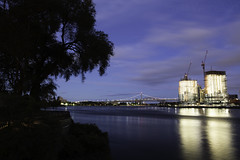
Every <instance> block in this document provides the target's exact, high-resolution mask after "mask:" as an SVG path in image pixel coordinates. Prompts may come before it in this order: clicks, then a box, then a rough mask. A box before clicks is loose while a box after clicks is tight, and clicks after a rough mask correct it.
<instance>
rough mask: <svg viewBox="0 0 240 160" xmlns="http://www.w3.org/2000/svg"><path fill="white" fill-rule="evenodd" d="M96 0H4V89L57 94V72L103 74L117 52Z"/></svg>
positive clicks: (0, 19) (0, 77)
mask: <svg viewBox="0 0 240 160" xmlns="http://www.w3.org/2000/svg"><path fill="white" fill-rule="evenodd" d="M95 14H96V11H95V8H94V4H93V2H92V0H0V91H1V92H10V93H15V94H19V95H25V94H29V95H31V96H33V97H35V98H38V99H47V98H49V97H51V96H52V95H54V94H55V93H54V90H55V89H56V84H54V81H53V77H55V78H57V77H59V76H60V77H64V78H65V79H66V80H69V78H70V77H71V76H78V75H81V76H82V78H83V79H84V78H85V76H84V75H85V73H86V72H88V71H92V70H93V69H95V68H98V71H99V74H100V75H103V74H104V72H105V69H106V68H107V67H108V65H109V60H110V57H111V56H112V55H113V43H112V42H110V41H109V40H108V35H107V34H105V33H104V32H102V31H97V30H96V29H95V28H94V27H95Z"/></svg>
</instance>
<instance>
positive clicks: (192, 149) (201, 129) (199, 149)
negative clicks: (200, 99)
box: [179, 109, 235, 160]
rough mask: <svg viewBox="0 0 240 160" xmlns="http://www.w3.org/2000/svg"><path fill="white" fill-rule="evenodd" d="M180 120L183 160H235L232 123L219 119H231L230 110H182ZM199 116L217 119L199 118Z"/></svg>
mask: <svg viewBox="0 0 240 160" xmlns="http://www.w3.org/2000/svg"><path fill="white" fill-rule="evenodd" d="M179 114H180V115H189V116H196V118H194V117H190V118H186V117H182V118H180V119H179V134H180V141H181V148H182V153H183V159H186V160H192V159H206V158H207V159H213V160H219V159H234V158H235V157H234V156H235V155H234V146H233V142H232V138H233V137H232V135H233V134H232V129H231V123H230V122H229V121H226V120H224V119H218V117H230V114H229V110H228V109H221V110H220V109H180V110H179ZM199 115H202V116H203V115H204V116H206V117H216V118H211V119H208V118H204V117H201V118H197V117H198V116H199Z"/></svg>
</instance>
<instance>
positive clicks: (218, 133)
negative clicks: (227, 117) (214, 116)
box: [206, 120, 234, 160]
mask: <svg viewBox="0 0 240 160" xmlns="http://www.w3.org/2000/svg"><path fill="white" fill-rule="evenodd" d="M206 132H207V136H208V137H207V138H208V142H209V148H210V153H211V157H212V159H216V160H217V159H233V158H234V147H233V142H232V136H231V135H232V130H231V124H230V123H229V122H225V121H217V120H210V121H208V122H207V128H206Z"/></svg>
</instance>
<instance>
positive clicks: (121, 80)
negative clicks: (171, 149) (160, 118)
mask: <svg viewBox="0 0 240 160" xmlns="http://www.w3.org/2000/svg"><path fill="white" fill-rule="evenodd" d="M93 2H94V3H95V4H96V6H95V8H96V11H97V14H96V21H97V22H96V28H97V29H98V30H102V31H104V32H105V33H107V34H108V35H109V39H110V40H111V41H112V42H113V43H114V46H115V47H114V54H115V55H114V56H113V57H112V58H111V61H110V67H108V68H107V70H106V74H105V75H103V76H102V77H100V76H99V75H98V72H97V69H96V70H95V71H93V72H92V73H89V74H86V80H85V82H84V83H82V80H81V76H79V77H72V78H71V79H70V80H69V81H68V82H65V80H63V79H58V80H57V84H58V89H57V95H58V96H62V97H63V98H65V99H67V100H69V101H78V100H84V99H88V100H95V99H120V98H127V97H131V96H133V95H136V94H138V93H140V92H143V93H145V94H147V95H151V96H154V97H160V98H177V97H178V81H179V80H180V79H181V78H183V76H184V73H186V72H187V70H188V66H189V63H190V61H191V62H192V65H191V69H190V73H189V77H190V78H191V79H196V80H197V81H198V83H199V84H200V85H201V86H203V71H202V67H201V62H202V60H203V59H204V56H205V52H206V50H208V55H207V60H206V70H207V71H208V70H211V69H212V70H223V71H226V73H227V86H228V93H230V94H239V89H240V0H93Z"/></svg>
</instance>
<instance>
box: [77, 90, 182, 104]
mask: <svg viewBox="0 0 240 160" xmlns="http://www.w3.org/2000/svg"><path fill="white" fill-rule="evenodd" d="M89 101H91V102H105V103H140V104H142V103H164V102H177V101H178V98H159V97H153V96H149V95H146V94H143V93H142V92H141V93H139V94H137V95H134V96H132V97H128V98H123V99H115V100H108V99H102V100H82V101H78V102H89Z"/></svg>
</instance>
